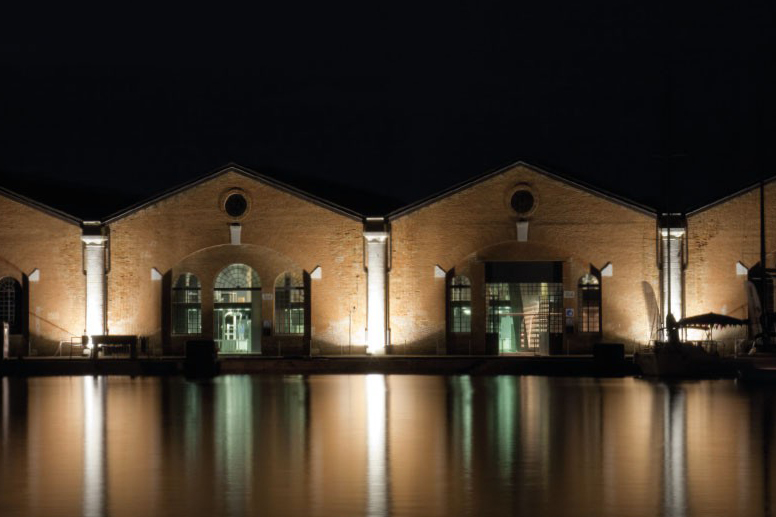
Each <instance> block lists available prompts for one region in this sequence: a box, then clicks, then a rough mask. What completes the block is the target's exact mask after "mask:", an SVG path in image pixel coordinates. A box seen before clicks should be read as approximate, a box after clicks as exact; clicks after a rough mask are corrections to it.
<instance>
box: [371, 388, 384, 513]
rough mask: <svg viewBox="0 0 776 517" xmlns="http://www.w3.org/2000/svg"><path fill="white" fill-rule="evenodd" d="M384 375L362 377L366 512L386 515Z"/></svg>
mask: <svg viewBox="0 0 776 517" xmlns="http://www.w3.org/2000/svg"><path fill="white" fill-rule="evenodd" d="M385 406H386V389H385V376H384V375H379V374H370V375H367V376H366V443H367V473H366V475H367V482H366V488H367V515H380V516H383V515H386V510H387V507H388V491H387V475H386V472H387V470H388V469H387V464H386V461H387V457H386V456H387V454H386V436H385V435H386V432H385V429H386V411H385Z"/></svg>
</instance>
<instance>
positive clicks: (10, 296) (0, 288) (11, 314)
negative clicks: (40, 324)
mask: <svg viewBox="0 0 776 517" xmlns="http://www.w3.org/2000/svg"><path fill="white" fill-rule="evenodd" d="M21 302H22V288H21V286H20V285H19V282H17V281H16V280H15V279H13V278H11V277H5V278H3V279H0V321H3V322H6V323H8V327H9V331H10V333H11V334H19V333H21V328H22V304H21Z"/></svg>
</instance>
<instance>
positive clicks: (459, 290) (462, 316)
mask: <svg viewBox="0 0 776 517" xmlns="http://www.w3.org/2000/svg"><path fill="white" fill-rule="evenodd" d="M450 331H451V332H471V331H472V284H471V282H470V281H469V279H468V278H467V277H465V276H463V275H458V276H455V277H453V280H452V281H451V282H450Z"/></svg>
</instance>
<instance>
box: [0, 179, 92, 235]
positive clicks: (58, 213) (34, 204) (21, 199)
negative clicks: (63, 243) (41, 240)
mask: <svg viewBox="0 0 776 517" xmlns="http://www.w3.org/2000/svg"><path fill="white" fill-rule="evenodd" d="M0 196H3V197H7V198H8V199H12V200H13V201H16V202H17V203H21V204H23V205H27V206H29V207H30V208H34V209H35V210H39V211H41V212H43V213H45V214H48V215H50V216H51V217H55V218H57V219H60V220H62V221H64V222H66V223H70V224H74V225H76V226H81V223H83V220H81V219H79V218H78V217H75V216H73V215H70V214H68V213H65V212H63V211H62V210H57V209H56V208H52V207H50V206H48V205H44V204H43V203H40V202H38V201H35V200H34V199H30V198H28V197H26V196H22V195H21V194H17V193H16V192H13V191H11V190H8V189H6V188H3V187H0Z"/></svg>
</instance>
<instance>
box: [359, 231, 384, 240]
mask: <svg viewBox="0 0 776 517" xmlns="http://www.w3.org/2000/svg"><path fill="white" fill-rule="evenodd" d="M364 238H365V239H366V240H367V242H385V241H387V240H388V232H375V231H366V232H364Z"/></svg>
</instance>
